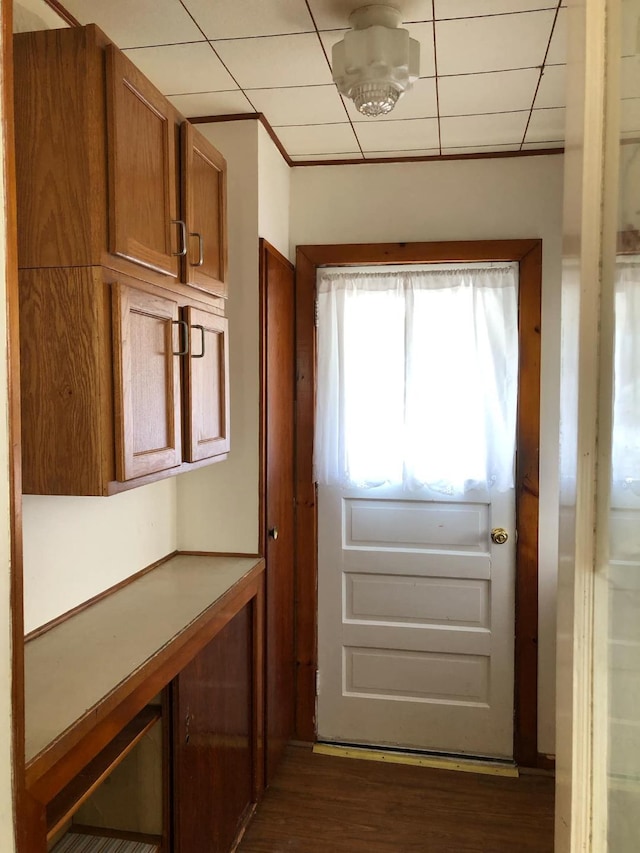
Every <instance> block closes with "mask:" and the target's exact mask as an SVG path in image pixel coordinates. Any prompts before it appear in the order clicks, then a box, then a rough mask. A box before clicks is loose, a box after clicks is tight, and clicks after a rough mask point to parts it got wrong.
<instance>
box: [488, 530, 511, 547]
mask: <svg viewBox="0 0 640 853" xmlns="http://www.w3.org/2000/svg"><path fill="white" fill-rule="evenodd" d="M508 538H509V534H508V533H507V531H506V530H505V529H504V527H494V528H493V530H492V531H491V541H492V542H495V544H496V545H504V543H505V542H506V541H507V539H508Z"/></svg>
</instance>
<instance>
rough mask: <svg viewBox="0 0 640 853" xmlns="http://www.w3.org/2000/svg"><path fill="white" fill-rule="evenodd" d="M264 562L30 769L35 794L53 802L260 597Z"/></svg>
mask: <svg viewBox="0 0 640 853" xmlns="http://www.w3.org/2000/svg"><path fill="white" fill-rule="evenodd" d="M263 573H264V561H262V560H258V561H257V562H256V565H255V566H254V567H253V569H251V571H250V572H248V573H247V574H246V575H245V576H244V577H243V578H242V579H241V580H240V581H239V582H238V583H237V584H236V585H234V586H233V587H232V588H231V589H230V590H228V591H227V592H226V593H225V594H224V595H223V596H221V597H220V598H219V599H218V600H217V601H216V602H214V603H213V604H212V605H211V606H210V607H208V608H207V609H206V610H205V611H204V612H203V613H202V614H201V615H200V616H199V617H198V618H197V619H196V620H194V622H192V623H191V624H190V625H189V626H187V627H186V628H185V630H184V631H182V632H181V633H180V634H178V635H177V636H176V637H175V638H174V639H173V640H172V641H171V642H170V643H168V644H167V645H166V646H164V647H163V648H162V649H160V650H159V651H158V653H157V654H156V655H155V656H154V657H153V658H151V659H150V660H149V661H147V663H145V664H144V665H143V666H141V667H140V668H139V669H138V670H136V671H135V672H134V673H132V674H131V676H130V677H129V678H127V679H126V680H125V681H123V682H121V683H120V684H119V685H118V686H117V687H116V688H115V689H114V690H113V691H112V692H111V693H110V694H109V695H107V696H105V697H104V698H103V699H102V700H101V701H100V702H99V703H98V704H97V705H95V706H94V707H93V708H90V709H88V711H87V713H86V714H85V715H84V716H83V717H82V718H80V719H79V720H78V721H77V722H76V723H74V724H73V725H72V726H71V727H70V728H69V729H67V730H66V731H65V732H63V733H62V734H61V735H60V736H59V737H58V738H57V739H56V740H54V741H53V742H52V743H51V744H49V745H48V746H47V748H46V749H45V750H43V751H42V752H41V753H40V754H39V755H37V756H35V758H34V759H33V760H32V761H30V762H29V764H28V766H27V768H26V774H25V776H26V785H27V789H28V790H29V793H30V794H31V795H32V796H33V797H34V798H35V799H37V800H38V801H39V802H40V803H47V802H49V801H50V800H51V799H52V798H53V797H54V796H55V795H56V794H57V793H58V792H59V791H60V790H62V788H63V787H64V786H65V785H67V784H68V783H69V782H70V781H71V779H73V777H74V776H75V775H76V773H78V772H79V771H80V770H81V769H82V767H84V766H85V765H86V764H87V763H88V761H90V760H91V759H92V758H93V757H94V756H95V755H97V753H98V752H100V750H102V749H104V747H105V746H106V745H107V744H108V743H109V741H110V740H112V738H113V737H115V735H116V734H117V733H118V732H119V731H120V730H121V729H122V728H123V727H124V726H125V725H126V724H127V723H128V722H129V721H130V720H131V719H132V718H133V717H134V716H135V715H136V714H137V713H138V712H139V711H140V710H141V709H142V708H143V707H144V706H145V705H147V704H148V703H149V702H150V701H151V700H152V699H153V698H154V696H156V695H157V694H158V693H159V692H160V691H161V690H162V689H163V688H164V687H165V686H166V685H167V684H168V683H169V682H170V681H171V679H172V678H175V676H176V675H177V674H178V673H179V672H180V670H181V669H183V668H184V667H185V666H186V664H187V663H189V661H191V660H192V659H193V658H194V657H195V656H196V654H197V653H198V652H199V651H200V650H201V649H202V648H204V646H205V645H206V644H207V643H208V642H210V640H212V639H213V638H214V637H215V636H216V634H217V633H218V632H219V631H221V630H222V628H224V627H225V625H226V624H227V623H228V622H229V621H230V620H231V619H232V618H233V617H234V616H235V615H236V613H238V611H239V610H240V609H241V608H243V607H244V606H245V605H246V604H247V603H248V602H249V601H251V599H252V598H254V597H255V596H257V595H258V592H259V589H260V585H261V583H262V576H263Z"/></svg>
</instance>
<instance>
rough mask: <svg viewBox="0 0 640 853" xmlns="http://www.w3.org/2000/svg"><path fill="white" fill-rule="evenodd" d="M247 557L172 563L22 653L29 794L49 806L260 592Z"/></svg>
mask: <svg viewBox="0 0 640 853" xmlns="http://www.w3.org/2000/svg"><path fill="white" fill-rule="evenodd" d="M263 571H264V562H263V560H262V559H261V558H259V557H255V556H249V557H230V556H222V555H206V556H196V555H188V554H178V555H176V556H173V557H171V558H169V559H168V560H167V561H166V562H164V563H162V564H161V565H159V566H157V567H156V568H154V569H153V570H152V571H150V572H148V573H147V574H144V575H143V576H142V577H138V578H137V579H136V580H134V581H133V582H131V583H130V584H128V585H126V586H125V587H123V588H121V589H118V590H117V591H115V592H114V593H113V594H111V595H108V596H106V597H105V598H103V599H101V600H99V601H97V602H96V603H95V604H92V605H90V606H89V607H87V608H86V609H84V610H82V611H80V612H79V613H76V614H75V615H73V616H71V617H70V618H69V619H67V620H65V621H64V622H62V623H60V624H58V625H56V626H55V627H53V628H51V629H50V630H49V631H47V632H46V633H44V634H42V635H40V636H39V637H36V638H34V639H33V640H30V641H29V642H28V643H26V645H25V723H26V735H25V751H26V761H27V769H26V779H27V787H28V789H29V791H30V792H31V793H32V794H33V796H35V797H36V799H38V800H39V801H40V802H43V803H49V802H51V800H52V799H53V798H54V797H55V796H56V795H57V794H58V793H59V792H60V791H62V790H63V789H64V788H65V786H67V785H68V784H69V783H70V782H71V780H72V779H74V777H75V776H76V775H77V774H78V773H79V772H80V771H81V770H82V769H83V768H84V767H85V766H86V765H87V764H88V763H89V762H90V761H92V760H93V759H94V758H95V757H96V756H98V754H99V753H100V752H101V751H102V750H103V749H105V747H106V746H107V745H108V744H109V743H110V742H111V741H112V740H113V738H114V737H115V736H116V735H117V734H118V733H119V732H121V731H122V729H123V728H124V727H125V726H126V725H127V724H128V723H129V722H130V721H131V720H132V719H133V718H134V717H135V715H136V714H139V713H140V711H141V710H142V709H143V708H144V707H145V706H146V705H147V704H148V703H149V702H151V701H152V699H153V698H154V697H155V696H157V694H158V693H159V692H160V691H161V690H162V689H163V688H164V687H165V686H166V685H167V684H168V683H169V681H171V679H173V678H174V677H175V676H176V675H177V674H178V673H179V672H180V670H181V669H182V668H183V667H184V666H185V665H186V664H187V663H189V662H190V661H191V660H192V659H193V657H194V656H195V655H196V654H197V653H198V652H199V651H200V650H201V649H202V648H203V647H204V646H205V645H206V643H208V642H209V641H210V640H211V639H212V638H213V637H214V636H215V635H216V634H217V633H218V631H220V630H221V629H222V628H223V627H224V626H225V625H226V624H227V623H228V621H229V620H230V619H231V618H233V616H234V615H235V614H236V613H237V612H238V610H239V609H240V608H241V607H243V606H244V605H245V604H246V603H247V602H248V601H249V600H250V599H251V598H253V597H254V596H256V595H257V594H258V592H259V590H260V589H261V585H262V583H263Z"/></svg>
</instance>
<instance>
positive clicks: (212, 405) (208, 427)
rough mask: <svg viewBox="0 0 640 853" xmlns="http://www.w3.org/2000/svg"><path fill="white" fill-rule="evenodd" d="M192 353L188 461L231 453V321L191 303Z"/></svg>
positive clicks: (188, 359) (187, 366)
mask: <svg viewBox="0 0 640 853" xmlns="http://www.w3.org/2000/svg"><path fill="white" fill-rule="evenodd" d="M185 318H186V321H187V323H188V325H189V337H190V346H189V355H188V357H185V371H186V381H185V387H186V458H187V461H188V462H197V461H199V460H200V459H209V458H211V457H212V456H219V455H220V454H222V453H228V452H229V448H230V444H231V441H230V426H229V340H228V328H229V322H228V320H226V318H224V317H220V316H219V315H217V314H210V313H209V312H208V311H201V310H200V309H197V308H193V307H191V306H188V307H187V308H185Z"/></svg>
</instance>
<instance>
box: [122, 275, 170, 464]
mask: <svg viewBox="0 0 640 853" xmlns="http://www.w3.org/2000/svg"><path fill="white" fill-rule="evenodd" d="M178 326H179V318H178V305H177V303H176V302H173V301H172V300H171V299H164V298H161V297H159V296H155V295H153V294H150V293H145V292H144V291H141V290H136V289H135V288H133V287H128V286H127V285H122V284H114V286H113V338H114V340H113V353H114V372H115V375H114V415H115V435H116V477H117V479H118V480H123V481H124V480H132V479H134V478H135V477H143V476H145V475H146V474H153V473H155V472H157V471H163V470H165V469H166V468H172V467H174V466H175V465H179V464H180V462H181V455H182V454H181V443H180V442H181V430H180V366H179V362H178V358H177V357H176V355H179V354H180V349H181V342H179V341H178V338H179V337H181V336H180V335H179V334H178V331H177V329H178ZM185 334H186V332H185ZM182 337H184V335H183V336H182ZM174 347H178V348H179V349H174Z"/></svg>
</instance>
